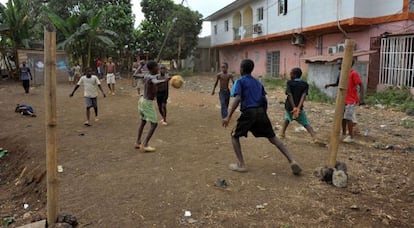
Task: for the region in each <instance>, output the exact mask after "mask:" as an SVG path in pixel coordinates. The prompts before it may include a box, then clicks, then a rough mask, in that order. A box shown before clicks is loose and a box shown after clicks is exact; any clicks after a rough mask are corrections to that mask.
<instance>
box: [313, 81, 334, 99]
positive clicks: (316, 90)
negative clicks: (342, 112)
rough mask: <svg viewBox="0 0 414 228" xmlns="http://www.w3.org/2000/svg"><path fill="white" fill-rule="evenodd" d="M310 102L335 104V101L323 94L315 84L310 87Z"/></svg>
mask: <svg viewBox="0 0 414 228" xmlns="http://www.w3.org/2000/svg"><path fill="white" fill-rule="evenodd" d="M307 99H308V100H311V101H316V102H320V103H333V102H334V99H333V98H331V97H329V96H328V95H326V94H325V93H324V92H322V91H321V90H320V89H319V88H318V87H317V86H316V85H315V83H312V84H310V85H309V94H308V96H307Z"/></svg>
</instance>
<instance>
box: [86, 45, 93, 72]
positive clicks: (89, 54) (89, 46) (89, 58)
mask: <svg viewBox="0 0 414 228" xmlns="http://www.w3.org/2000/svg"><path fill="white" fill-rule="evenodd" d="M91 49H92V42H91V41H88V60H87V61H88V62H87V66H88V67H90V66H91V52H92V51H91Z"/></svg>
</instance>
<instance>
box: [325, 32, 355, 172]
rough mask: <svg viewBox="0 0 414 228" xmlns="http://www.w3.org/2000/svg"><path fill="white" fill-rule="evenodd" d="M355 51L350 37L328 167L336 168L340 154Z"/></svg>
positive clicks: (338, 94) (342, 69)
mask: <svg viewBox="0 0 414 228" xmlns="http://www.w3.org/2000/svg"><path fill="white" fill-rule="evenodd" d="M353 52H354V41H353V40H350V39H346V40H345V52H344V58H343V59H342V66H341V77H340V80H339V85H338V93H337V95H336V106H335V118H334V125H333V128H332V131H331V137H330V142H329V147H328V148H329V158H328V167H329V168H334V167H335V164H336V157H337V154H338V145H339V134H340V131H341V126H342V119H343V115H344V107H345V95H346V90H347V87H348V78H349V72H350V70H351V67H352V58H353Z"/></svg>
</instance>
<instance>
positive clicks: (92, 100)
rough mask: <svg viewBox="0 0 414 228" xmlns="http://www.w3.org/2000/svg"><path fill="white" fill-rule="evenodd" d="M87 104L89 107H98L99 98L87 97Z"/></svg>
mask: <svg viewBox="0 0 414 228" xmlns="http://www.w3.org/2000/svg"><path fill="white" fill-rule="evenodd" d="M85 105H86V107H87V108H91V107H94V108H97V107H98V99H97V98H96V97H93V98H91V97H85Z"/></svg>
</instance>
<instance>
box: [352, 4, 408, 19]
mask: <svg viewBox="0 0 414 228" xmlns="http://www.w3.org/2000/svg"><path fill="white" fill-rule="evenodd" d="M403 5H404V0H357V1H355V17H361V18H370V17H380V16H384V15H392V14H397V13H402V9H403Z"/></svg>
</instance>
